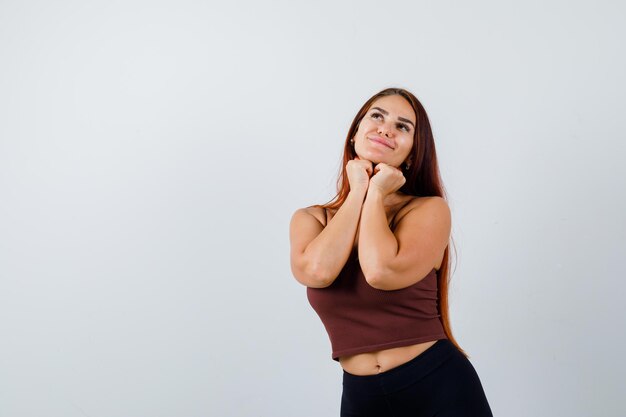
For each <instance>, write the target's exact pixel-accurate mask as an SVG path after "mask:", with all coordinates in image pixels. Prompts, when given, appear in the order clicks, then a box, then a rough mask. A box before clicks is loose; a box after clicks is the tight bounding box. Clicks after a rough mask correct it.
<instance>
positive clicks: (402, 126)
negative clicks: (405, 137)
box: [398, 123, 409, 132]
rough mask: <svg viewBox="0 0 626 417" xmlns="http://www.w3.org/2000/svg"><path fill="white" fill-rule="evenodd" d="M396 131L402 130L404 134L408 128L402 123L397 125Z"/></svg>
mask: <svg viewBox="0 0 626 417" xmlns="http://www.w3.org/2000/svg"><path fill="white" fill-rule="evenodd" d="M398 129H404V131H405V132H408V131H409V127H408V126H407V125H403V124H402V123H398Z"/></svg>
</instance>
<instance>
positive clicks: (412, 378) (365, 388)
mask: <svg viewBox="0 0 626 417" xmlns="http://www.w3.org/2000/svg"><path fill="white" fill-rule="evenodd" d="M453 354H458V355H463V354H462V353H461V352H460V351H459V350H458V349H457V348H456V346H455V345H454V344H453V343H452V342H451V341H450V340H448V339H439V340H437V342H436V343H435V344H434V345H432V346H431V347H429V348H428V349H426V350H425V351H424V352H422V353H420V354H419V355H417V356H416V357H415V358H413V359H411V360H410V361H408V362H405V363H403V364H402V365H399V366H396V367H395V368H392V369H390V370H388V371H385V372H381V373H379V374H374V375H354V374H351V373H348V372H346V371H345V370H344V371H343V387H344V389H349V390H352V391H360V392H368V393H371V392H377V391H378V392H381V393H383V394H388V393H390V392H394V391H398V390H401V389H403V388H405V387H407V386H409V385H411V384H413V383H414V382H417V381H419V380H420V379H422V378H424V377H425V376H426V375H428V374H429V373H430V372H432V371H434V370H435V369H436V368H437V367H438V366H439V365H441V364H443V363H444V362H445V361H446V360H447V359H448V358H450V356H452V355H453Z"/></svg>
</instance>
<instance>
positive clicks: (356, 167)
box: [346, 156, 374, 191]
mask: <svg viewBox="0 0 626 417" xmlns="http://www.w3.org/2000/svg"><path fill="white" fill-rule="evenodd" d="M346 172H347V173H348V182H349V183H350V190H353V191H367V188H368V187H369V183H370V177H371V176H372V174H373V172H374V169H373V167H372V161H368V160H367V159H361V158H359V157H358V156H356V157H354V159H352V160H350V161H348V163H347V164H346Z"/></svg>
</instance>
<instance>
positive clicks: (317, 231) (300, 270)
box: [289, 189, 366, 288]
mask: <svg viewBox="0 0 626 417" xmlns="http://www.w3.org/2000/svg"><path fill="white" fill-rule="evenodd" d="M365 194H366V190H361V189H359V190H351V191H350V192H349V193H348V196H347V198H346V200H345V202H344V203H343V205H342V206H341V207H340V208H339V210H337V213H335V215H334V216H333V218H332V219H331V220H330V221H329V222H328V224H327V225H326V227H324V226H323V225H322V224H321V223H320V222H319V221H318V220H317V219H316V218H315V217H314V216H313V215H312V214H310V213H309V211H308V210H306V209H299V210H297V211H296V212H295V213H294V215H293V216H292V218H291V223H290V226H289V239H290V242H291V271H292V273H293V275H294V277H295V278H296V280H297V281H298V282H300V283H301V284H303V285H306V286H307V287H313V288H323V287H327V286H329V285H330V284H332V283H333V281H334V280H335V278H337V276H338V275H339V272H341V270H342V269H343V267H344V265H345V264H346V262H347V260H348V257H349V256H350V253H351V252H352V247H353V245H354V239H355V236H356V230H357V227H358V225H359V218H360V216H361V208H362V206H363V200H364V199H365Z"/></svg>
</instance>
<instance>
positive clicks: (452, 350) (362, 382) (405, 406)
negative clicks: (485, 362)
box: [341, 339, 493, 417]
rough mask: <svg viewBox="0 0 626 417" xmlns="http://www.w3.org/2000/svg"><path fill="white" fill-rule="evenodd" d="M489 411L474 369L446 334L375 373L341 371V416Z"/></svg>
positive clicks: (482, 415) (485, 416)
mask: <svg viewBox="0 0 626 417" xmlns="http://www.w3.org/2000/svg"><path fill="white" fill-rule="evenodd" d="M357 416H358V417H370V416H371V417H405V416H406V417H409V416H410V417H422V416H424V417H426V416H429V417H431V416H437V417H464V416H468V417H470V416H471V417H493V414H492V413H491V408H490V407H489V403H488V402H487V397H486V396H485V392H484V391H483V387H482V384H481V383H480V379H479V378H478V374H477V373H476V370H475V369H474V367H473V366H472V364H471V363H470V361H469V360H468V359H467V358H466V357H465V356H464V355H463V354H462V353H461V352H460V351H459V350H458V349H457V348H456V346H454V345H453V344H452V342H450V341H449V340H448V339H441V340H438V341H437V342H436V343H435V344H434V345H432V346H431V347H430V348H428V349H426V350H425V351H424V352H422V353H421V354H419V355H418V356H417V357H415V358H414V359H412V360H410V361H409V362H406V363H403V364H402V365H400V366H397V367H395V368H392V369H390V370H388V371H386V372H382V373H380V374H376V375H365V376H361V375H353V374H350V373H348V372H346V371H343V394H342V396H341V417H357Z"/></svg>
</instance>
